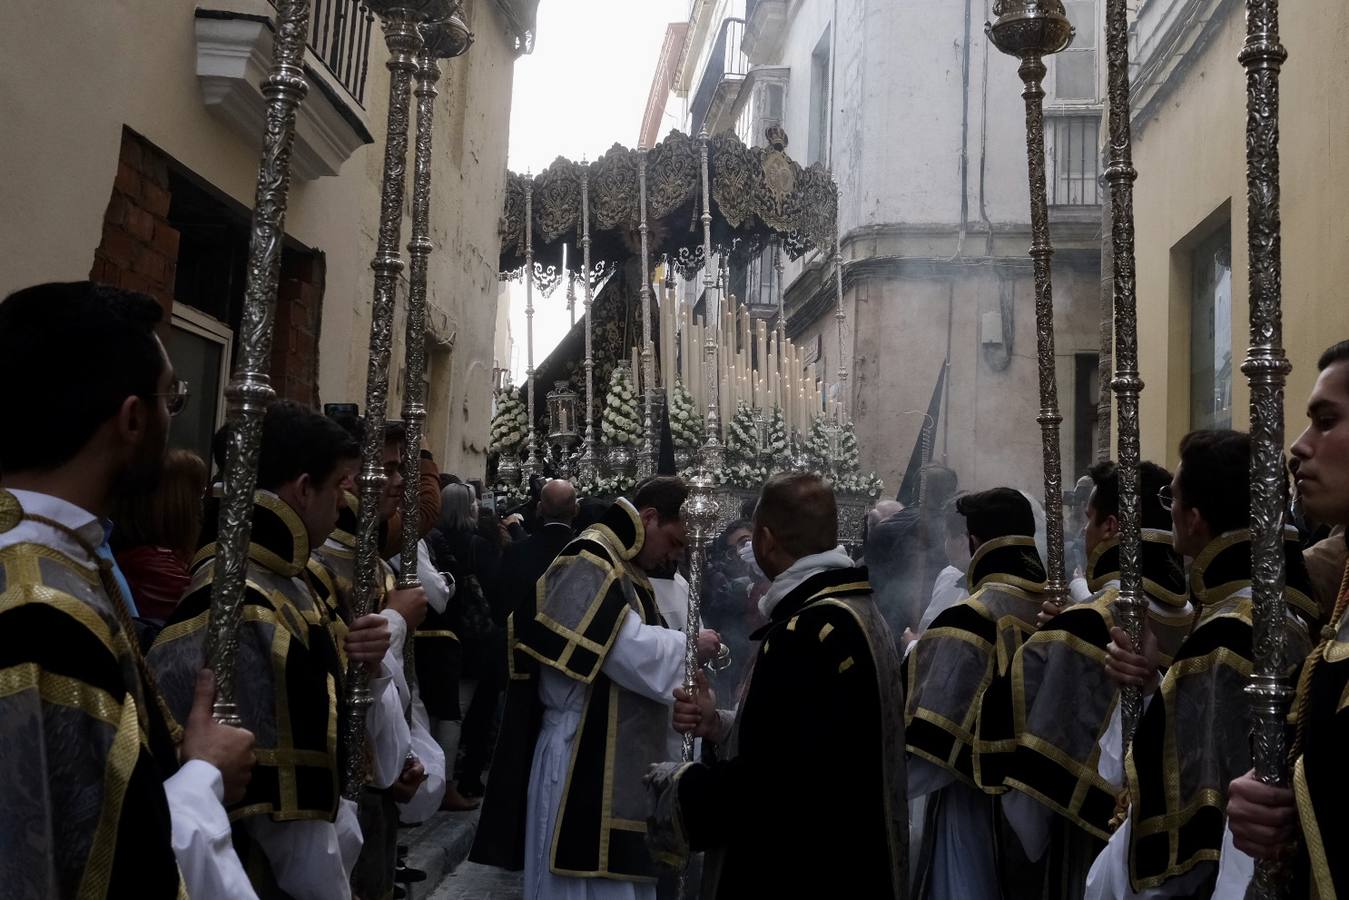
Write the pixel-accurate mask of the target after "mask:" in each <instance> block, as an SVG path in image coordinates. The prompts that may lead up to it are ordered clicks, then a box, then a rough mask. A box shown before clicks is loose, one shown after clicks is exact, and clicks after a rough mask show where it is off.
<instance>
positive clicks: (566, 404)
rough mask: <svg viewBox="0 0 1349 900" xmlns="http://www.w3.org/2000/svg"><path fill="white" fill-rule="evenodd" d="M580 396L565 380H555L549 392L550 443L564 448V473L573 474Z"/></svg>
mask: <svg viewBox="0 0 1349 900" xmlns="http://www.w3.org/2000/svg"><path fill="white" fill-rule="evenodd" d="M577 399H579V398H578V396H577V393H576V392H575V391H573V390H572V389H571V387H570V386H569V385H568V384H567V382H565V381H555V382H553V389H552V390H551V391H549V392H548V445H549V446H550V447H551V446H553V445H557V446H558V447H560V448H561V450H562V465H561V468H562V474H563V476H564V477H567V476H569V475H570V474H571V471H570V470H571V451H572V448H573V447H575V446H576V442H577V441H578V440H580V437H581V436H580V434H579V433H578V432H577V430H576V401H577Z"/></svg>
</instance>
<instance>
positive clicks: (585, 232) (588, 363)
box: [578, 163, 599, 483]
mask: <svg viewBox="0 0 1349 900" xmlns="http://www.w3.org/2000/svg"><path fill="white" fill-rule="evenodd" d="M581 289H582V291H584V295H583V298H582V299H583V302H584V303H585V317H586V356H585V371H586V432H585V440H584V441H583V442H582V443H581V459H580V460H579V465H578V468H579V469H580V470H581V478H582V480H584V481H588V482H592V483H593V482H594V480H595V469H596V466H597V464H598V462H599V454H598V452H597V451H596V448H595V357H594V355H593V348H592V347H591V332H592V331H594V323H592V322H591V316H590V304H591V303H592V302H593V300H594V297H593V294H594V288H593V287H592V286H591V284H590V164H589V163H582V164H581Z"/></svg>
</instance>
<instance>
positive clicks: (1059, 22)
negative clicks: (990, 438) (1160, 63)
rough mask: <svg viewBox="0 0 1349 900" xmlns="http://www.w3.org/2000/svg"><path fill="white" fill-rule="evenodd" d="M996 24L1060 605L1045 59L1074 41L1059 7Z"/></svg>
mask: <svg viewBox="0 0 1349 900" xmlns="http://www.w3.org/2000/svg"><path fill="white" fill-rule="evenodd" d="M993 14H994V15H995V16H997V20H996V21H994V22H990V23H987V24H986V25H985V26H984V27H985V30H986V31H987V32H988V36H989V39H990V40H992V41H993V43H994V45H995V46H996V47H997V48H998V49H999V50H1001V51H1002V52H1003V53H1006V54H1008V55H1009V56H1015V57H1017V58H1018V59H1020V60H1021V66H1020V68H1019V69H1018V70H1017V71H1018V74H1019V75H1020V76H1021V80H1022V82H1024V83H1025V86H1026V87H1025V90H1024V91H1022V94H1021V96H1022V97H1023V98H1025V101H1026V160H1027V165H1028V170H1029V175H1030V219H1031V248H1030V255H1031V259H1032V260H1033V261H1034V265H1035V332H1036V338H1037V340H1036V344H1037V351H1038V358H1039V368H1040V414H1039V416H1038V417H1037V419H1036V421H1038V422H1039V423H1040V436H1041V441H1042V443H1043V445H1044V470H1045V477H1044V480H1045V534H1046V540H1047V543H1048V545H1049V548H1048V549H1049V559H1048V560H1047V566H1046V567H1047V568H1048V571H1049V583H1048V585H1047V586H1046V588H1045V593H1046V594H1048V595H1049V598H1050V599H1051V600H1053V601H1054V602H1056V603H1058V604H1059V605H1062V604H1063V603H1065V602H1066V601H1067V598H1068V588H1067V585H1066V584H1065V583H1064V578H1063V473H1062V470H1061V462H1060V459H1059V424H1060V423H1061V422H1062V421H1063V417H1062V416H1061V415H1059V400H1058V385H1057V382H1056V381H1055V372H1054V368H1055V366H1054V289H1053V283H1052V278H1051V269H1050V259H1051V257H1053V255H1054V248H1053V246H1052V245H1051V244H1050V241H1049V200H1048V198H1047V197H1046V194H1045V117H1044V98H1045V91H1044V87H1043V86H1042V82H1043V81H1044V77H1045V64H1044V57H1045V56H1047V55H1049V54H1053V53H1058V52H1059V51H1060V50H1062V49H1063V48H1065V47H1067V46H1068V44H1069V42H1070V41H1071V40H1072V39H1073V26H1072V25H1071V24H1069V22H1068V17H1067V16H1066V15H1065V14H1064V11H1063V4H1062V3H1061V2H1060V0H997V2H996V3H994V4H993Z"/></svg>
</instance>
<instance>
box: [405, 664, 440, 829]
mask: <svg viewBox="0 0 1349 900" xmlns="http://www.w3.org/2000/svg"><path fill="white" fill-rule="evenodd" d="M412 752H413V753H414V754H415V755H416V757H417V759H419V760H421V764H422V768H423V769H425V770H426V780H425V781H423V782H422V784H421V787H419V788H417V793H416V794H414V795H413V797H412V799H411V800H409V801H408V802H407V803H400V804H398V808H399V810H401V811H402V815H401V816H400V817H399V818H401V819H402V820H403V821H404V822H425V821H427V820H428V819H430V818H431V816H432V815H433V814H434V813H435V812H436V811H437V810H439V809H440V801H441V800H442V799H444V797H445V751H444V750H442V749H441V747H440V745H439V744H438V743H436V740H435V738H433V737H431V720H430V718H429V717H428V716H427V714H426V707H425V706H423V705H422V698H421V696H420V695H419V694H418V693H417V690H416V687H415V686H414V687H413V691H412Z"/></svg>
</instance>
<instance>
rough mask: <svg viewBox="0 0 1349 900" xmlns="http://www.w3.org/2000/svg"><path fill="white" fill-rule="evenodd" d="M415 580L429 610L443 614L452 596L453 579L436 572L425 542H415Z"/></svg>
mask: <svg viewBox="0 0 1349 900" xmlns="http://www.w3.org/2000/svg"><path fill="white" fill-rule="evenodd" d="M417 580H418V581H420V582H421V583H422V590H424V591H426V600H427V602H428V603H430V604H431V608H432V609H434V610H435V611H436V612H438V613H443V612H444V611H445V607H446V606H448V605H449V603H450V598H451V597H453V596H454V579H452V578H447V577H446V576H444V575H442V574H441V573H440V572H437V571H436V567H435V565H433V564H432V562H431V552H430V551H429V550H427V549H426V541H418V542H417Z"/></svg>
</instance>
